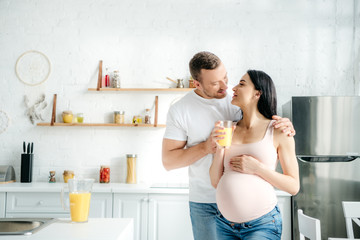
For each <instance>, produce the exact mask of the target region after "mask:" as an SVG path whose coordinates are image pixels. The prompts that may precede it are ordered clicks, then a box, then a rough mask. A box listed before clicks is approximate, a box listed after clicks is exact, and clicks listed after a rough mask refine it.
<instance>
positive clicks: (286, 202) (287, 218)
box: [277, 195, 291, 240]
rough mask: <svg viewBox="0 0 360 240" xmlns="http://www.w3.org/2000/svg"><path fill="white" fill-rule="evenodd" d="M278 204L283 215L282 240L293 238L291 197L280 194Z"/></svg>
mask: <svg viewBox="0 0 360 240" xmlns="http://www.w3.org/2000/svg"><path fill="white" fill-rule="evenodd" d="M277 199H278V206H279V208H280V213H281V217H282V222H283V224H282V226H283V227H282V235H281V239H282V240H288V239H291V197H290V195H289V196H278V197H277Z"/></svg>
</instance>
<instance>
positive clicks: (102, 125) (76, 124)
mask: <svg viewBox="0 0 360 240" xmlns="http://www.w3.org/2000/svg"><path fill="white" fill-rule="evenodd" d="M37 126H44V127H46V126H47V127H50V126H51V127H160V128H164V127H166V125H165V124H157V125H156V126H155V125H154V124H144V123H140V124H133V123H128V124H117V123H56V122H55V123H54V125H51V123H38V124H37Z"/></svg>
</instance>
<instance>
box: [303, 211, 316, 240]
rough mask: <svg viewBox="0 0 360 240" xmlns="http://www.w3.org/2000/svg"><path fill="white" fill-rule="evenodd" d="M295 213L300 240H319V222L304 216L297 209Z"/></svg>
mask: <svg viewBox="0 0 360 240" xmlns="http://www.w3.org/2000/svg"><path fill="white" fill-rule="evenodd" d="M297 213H298V222H299V232H300V240H305V237H307V238H309V239H310V240H321V226H320V220H319V219H316V218H312V217H309V216H307V215H305V214H304V213H303V210H301V209H298V212H297Z"/></svg>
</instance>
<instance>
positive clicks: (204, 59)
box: [189, 51, 221, 82]
mask: <svg viewBox="0 0 360 240" xmlns="http://www.w3.org/2000/svg"><path fill="white" fill-rule="evenodd" d="M220 63H221V60H220V58H219V57H218V56H216V55H215V54H213V53H211V52H206V51H204V52H199V53H197V54H195V55H194V56H193V58H192V59H191V60H190V62H189V68H190V73H191V76H192V77H193V79H195V80H197V81H199V82H201V77H200V73H201V69H207V70H212V69H215V68H217V67H218V66H219V65H220Z"/></svg>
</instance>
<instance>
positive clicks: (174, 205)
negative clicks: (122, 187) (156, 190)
mask: <svg viewBox="0 0 360 240" xmlns="http://www.w3.org/2000/svg"><path fill="white" fill-rule="evenodd" d="M148 221H149V223H148V240H168V239H172V240H183V239H187V240H192V239H193V234H192V227H191V220H190V211H189V196H188V194H149V213H148Z"/></svg>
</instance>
